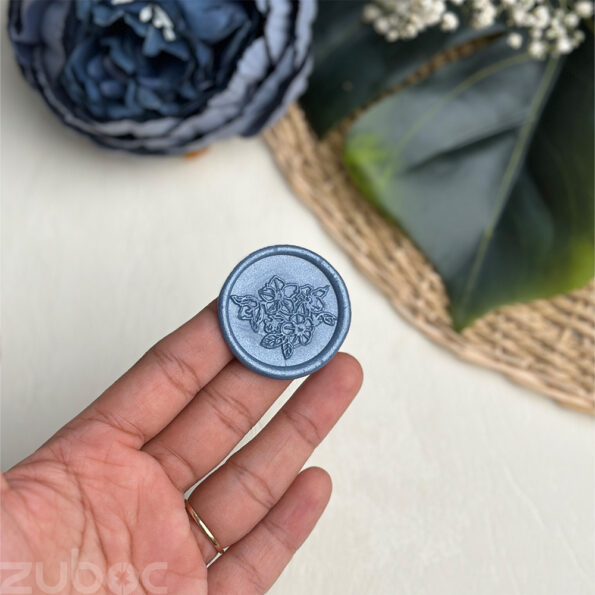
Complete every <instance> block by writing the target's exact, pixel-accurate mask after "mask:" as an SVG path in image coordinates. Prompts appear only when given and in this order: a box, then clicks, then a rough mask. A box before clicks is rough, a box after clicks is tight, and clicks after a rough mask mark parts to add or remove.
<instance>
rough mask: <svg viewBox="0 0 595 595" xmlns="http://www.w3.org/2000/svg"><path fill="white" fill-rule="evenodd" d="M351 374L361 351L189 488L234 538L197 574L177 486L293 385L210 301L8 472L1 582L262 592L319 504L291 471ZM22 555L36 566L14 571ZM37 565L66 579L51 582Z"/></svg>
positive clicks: (296, 470) (317, 495) (346, 397)
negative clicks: (236, 346)
mask: <svg viewBox="0 0 595 595" xmlns="http://www.w3.org/2000/svg"><path fill="white" fill-rule="evenodd" d="M361 381H362V372H361V368H360V366H359V364H358V363H357V361H356V360H354V359H353V358H352V357H351V356H348V355H345V354H338V355H337V356H336V357H335V358H334V359H333V360H332V361H331V362H330V363H329V364H328V365H327V366H326V367H325V368H323V369H321V370H320V371H318V372H316V373H315V374H313V375H312V376H311V377H310V378H309V379H308V380H306V381H305V382H304V383H303V384H302V385H301V386H300V388H298V390H297V391H296V392H295V394H294V395H293V396H292V397H291V399H290V400H289V401H288V402H287V403H286V404H285V405H284V406H283V407H282V409H281V410H280V411H279V412H278V413H277V415H276V416H275V417H274V418H273V419H272V421H271V422H270V423H269V424H268V425H267V426H266V427H265V428H264V429H263V430H262V431H261V432H260V433H259V434H258V435H257V436H256V437H255V438H254V439H253V440H252V441H251V442H249V443H248V444H246V446H244V447H243V448H242V449H240V450H239V451H238V452H237V453H235V454H234V455H233V456H231V457H230V458H229V459H228V460H227V461H226V462H225V463H224V464H223V465H222V466H220V467H219V468H218V469H217V470H216V471H214V472H213V473H212V474H211V475H209V476H208V478H207V479H205V480H204V481H203V482H202V483H200V485H199V486H198V487H197V488H196V489H195V491H194V492H193V493H192V495H191V497H190V498H189V502H190V504H191V506H192V507H193V508H194V510H196V511H197V513H198V514H199V515H200V518H201V519H202V520H203V521H204V523H205V524H206V526H207V527H208V528H209V529H210V530H211V531H212V532H213V534H214V535H215V536H216V538H217V540H218V541H219V543H220V544H221V545H222V546H223V547H227V546H230V547H229V549H228V550H227V551H226V552H225V554H224V555H223V556H221V557H220V558H219V559H217V560H216V561H215V562H214V563H213V564H211V565H210V566H209V567H208V570H207V565H208V564H209V563H210V562H211V561H212V560H213V559H214V558H215V556H216V551H215V549H214V547H213V544H212V543H211V542H210V541H209V539H208V538H207V536H206V535H205V534H204V533H203V532H202V531H201V530H200V529H199V528H198V526H197V524H196V523H195V522H194V521H192V520H191V519H190V517H189V516H188V514H187V513H186V510H185V507H184V492H185V491H186V490H188V489H189V488H190V487H191V486H192V485H194V483H196V482H197V481H198V480H200V479H202V478H204V477H205V476H206V475H207V474H208V473H209V472H210V471H211V470H212V469H214V468H215V467H217V465H219V463H221V461H222V460H223V459H224V458H225V457H226V456H227V455H228V453H229V452H230V451H231V450H232V449H233V448H234V446H235V445H236V444H237V443H238V442H239V441H240V440H241V439H242V437H243V436H244V435H245V434H246V432H247V431H248V430H249V429H250V428H251V427H252V426H253V425H254V424H255V423H256V421H257V420H258V419H259V418H260V417H261V416H262V415H263V414H264V412H265V411H266V410H267V409H268V408H269V406H270V405H271V404H272V403H273V402H274V401H275V400H276V399H277V397H278V396H279V395H280V394H281V392H282V391H283V390H284V389H285V388H286V387H287V386H288V384H289V381H286V380H273V379H270V378H265V377H263V376H259V375H257V374H255V373H254V372H252V371H250V370H248V369H247V368H245V367H244V366H242V365H241V364H240V363H239V362H238V361H237V360H234V359H233V356H232V354H231V352H230V351H229V349H228V348H227V345H226V344H225V342H224V340H223V337H222V335H221V332H220V330H219V323H218V320H217V312H216V304H215V302H213V303H212V304H210V305H209V306H208V307H207V308H206V309H205V310H203V311H202V312H201V313H200V314H198V315H197V316H196V317H194V318H193V319H192V320H190V321H189V322H187V323H186V324H185V325H183V326H182V327H181V328H179V329H178V330H176V331H175V332H173V333H172V334H170V335H169V336H167V337H166V338H164V339H162V340H161V341H160V342H159V343H157V344H156V345H155V346H154V347H153V348H152V349H151V350H149V351H148V352H147V353H146V354H145V355H144V356H143V357H142V358H141V360H140V361H139V362H138V363H137V364H136V365H135V366H134V367H133V368H131V369H130V370H129V371H128V372H127V373H126V374H125V375H124V376H123V377H122V378H120V379H119V380H118V381H117V382H116V383H115V384H114V385H113V386H111V387H110V388H109V389H108V390H107V391H106V392H105V393H104V394H103V395H102V396H100V397H99V398H98V399H97V400H96V401H94V402H93V403H92V404H91V405H89V407H87V408H86V409H85V410H84V411H83V412H82V413H80V414H79V415H78V416H77V417H76V418H74V419H73V420H72V421H71V422H69V423H68V424H67V425H66V426H64V427H63V428H62V429H61V430H60V431H59V432H58V433H57V434H56V435H54V436H53V437H52V438H51V439H50V440H49V441H48V442H47V443H45V444H44V445H43V446H42V447H41V448H40V449H39V450H37V451H36V452H35V453H34V454H32V455H31V456H29V457H28V458H27V459H25V460H24V461H22V462H21V463H20V464H18V465H16V466H15V467H13V468H12V469H10V470H9V471H7V472H6V473H5V474H4V475H3V476H2V478H1V496H2V500H1V514H2V519H1V521H2V533H1V548H2V549H1V551H2V561H3V567H4V578H3V579H2V583H3V585H4V587H3V588H4V589H6V590H5V591H4V590H3V591H2V592H3V593H10V592H11V591H10V590H9V588H8V585H9V584H12V583H13V582H14V585H15V587H16V586H17V585H18V586H19V587H22V586H29V587H30V588H31V590H29V591H12V592H19V593H23V592H29V593H48V592H52V593H57V592H59V593H78V592H81V593H126V594H130V593H165V592H167V593H170V594H174V595H183V594H186V593H188V594H193V595H196V594H205V593H210V594H224V595H233V594H241V595H249V594H252V593H264V592H266V591H267V590H268V589H269V588H270V587H271V585H272V584H273V582H274V581H275V580H276V579H277V577H278V576H279V575H280V573H281V572H282V571H283V569H284V567H285V566H286V565H287V563H288V562H289V560H290V558H291V556H292V555H293V553H294V552H295V551H296V550H297V549H298V548H299V547H300V545H301V544H302V543H303V541H304V540H305V539H306V537H307V536H308V535H309V533H310V532H311V531H312V529H313V527H314V525H315V524H316V522H317V520H318V518H319V517H320V515H321V514H322V512H323V510H324V508H325V506H326V504H327V502H328V499H329V497H330V492H331V482H330V478H329V476H328V474H327V473H326V472H325V471H323V470H322V469H318V468H311V469H307V470H306V471H302V472H301V473H300V469H301V468H302V466H303V465H304V463H305V461H306V460H307V459H308V457H309V456H310V454H311V453H312V451H313V449H314V448H315V447H316V446H317V445H318V444H319V443H320V441H321V440H322V439H323V438H324V437H325V436H326V434H327V433H328V432H329V430H330V429H331V428H332V426H333V425H334V424H335V422H336V421H337V419H338V418H339V417H340V416H341V414H342V413H343V411H344V410H345V409H346V408H347V406H348V405H349V403H350V402H351V400H352V399H353V397H354V396H355V394H356V393H357V391H358V390H359V387H360V385H361ZM25 563H31V564H34V565H35V567H34V569H33V570H30V572H29V573H28V574H27V576H26V577H24V578H23V579H22V580H21V579H19V580H18V581H17V580H16V578H18V577H17V575H18V574H19V573H20V574H21V575H23V573H24V568H25V566H24V564H25ZM11 564H12V565H11ZM40 564H41V570H40V571H38V566H39V565H40ZM9 568H12V569H13V570H11V571H9V570H7V569H9ZM30 568H31V567H30ZM35 571H37V577H36V572H35ZM39 575H41V579H42V580H43V581H44V583H45V584H46V585H48V586H53V585H54V586H55V585H61V584H62V583H61V582H60V581H62V580H63V579H65V582H64V585H63V586H62V588H61V590H52V591H50V590H48V589H47V588H44V587H43V586H41V585H43V583H40V576H39ZM15 577H16V578H15ZM99 585H100V586H99ZM44 589H45V590H44ZM93 589H94V590H93Z"/></svg>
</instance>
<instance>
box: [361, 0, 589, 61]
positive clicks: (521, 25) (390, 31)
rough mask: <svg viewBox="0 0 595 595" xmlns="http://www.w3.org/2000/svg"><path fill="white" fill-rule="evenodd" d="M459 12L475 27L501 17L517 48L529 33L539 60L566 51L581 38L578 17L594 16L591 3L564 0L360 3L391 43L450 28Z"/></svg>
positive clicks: (530, 47) (381, 0) (376, 0)
mask: <svg viewBox="0 0 595 595" xmlns="http://www.w3.org/2000/svg"><path fill="white" fill-rule="evenodd" d="M447 3H448V6H447ZM459 7H460V8H459ZM449 8H454V10H449ZM460 15H468V18H469V22H470V24H471V26H472V27H475V28H477V29H485V28H488V27H491V26H492V25H494V23H495V22H496V20H499V21H502V22H504V23H505V24H506V25H508V27H509V29H510V33H509V35H508V37H507V41H508V45H509V46H510V47H511V48H514V49H520V48H521V47H523V39H524V38H528V39H529V40H530V41H529V45H528V51H529V53H530V54H531V55H532V56H533V57H535V58H539V59H543V58H545V57H547V56H548V55H553V56H559V55H561V54H567V53H569V52H570V51H572V50H573V49H574V48H576V47H577V46H578V45H580V43H582V41H583V40H584V34H583V32H582V31H581V30H580V29H579V27H580V24H581V19H588V18H590V17H591V16H592V15H593V2H592V1H591V0H565V2H564V4H560V5H559V6H558V7H554V6H553V5H552V3H551V2H550V0H372V2H371V3H370V4H367V5H366V6H365V7H364V10H363V15H362V18H363V20H364V21H365V22H368V23H371V24H372V25H373V26H374V29H375V30H376V31H377V32H378V33H379V34H380V35H382V36H384V37H385V39H387V41H391V42H394V41H397V40H399V39H403V40H407V39H413V38H415V37H417V36H418V35H420V34H421V33H423V32H424V31H426V30H427V29H430V28H432V27H436V26H440V28H441V29H442V30H443V31H454V30H456V29H457V28H458V27H459V20H460Z"/></svg>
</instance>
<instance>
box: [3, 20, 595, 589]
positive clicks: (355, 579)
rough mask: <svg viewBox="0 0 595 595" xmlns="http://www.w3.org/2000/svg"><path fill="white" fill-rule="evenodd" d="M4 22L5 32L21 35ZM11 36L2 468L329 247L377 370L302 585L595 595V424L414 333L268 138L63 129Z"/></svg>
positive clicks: (334, 451) (347, 434)
mask: <svg viewBox="0 0 595 595" xmlns="http://www.w3.org/2000/svg"><path fill="white" fill-rule="evenodd" d="M2 29H3V30H4V26H3V27H2ZM5 37H6V36H4V39H3V42H2V50H3V51H2V139H1V140H2V212H1V216H2V331H3V342H2V351H3V378H2V468H3V469H6V468H8V467H10V466H11V465H13V464H14V463H16V462H17V461H19V460H20V459H21V458H22V457H23V456H25V455H26V454H28V453H29V452H30V451H32V450H33V449H35V448H36V447H37V446H38V445H40V444H41V443H42V442H43V441H44V440H46V439H47V438H48V437H49V436H50V435H51V434H52V433H53V432H54V431H55V430H57V429H58V428H59V427H60V426H61V425H62V424H64V423H65V422H66V421H67V420H68V419H70V418H71V417H72V416H73V415H74V414H75V413H77V412H78V411H79V410H80V409H81V408H83V407H84V406H85V405H87V403H89V401H90V400H92V399H93V398H94V397H95V396H96V395H98V394H99V393H100V392H101V391H102V389H104V388H105V387H107V386H108V385H109V384H110V383H111V382H112V381H113V380H115V379H116V378H117V377H118V376H119V375H120V374H121V373H122V372H124V371H125V370H126V369H127V368H128V367H129V366H130V365H131V364H132V363H133V362H134V361H135V360H136V359H137V358H138V357H139V356H140V355H141V354H142V353H143V352H144V351H145V350H146V349H147V348H148V347H149V346H150V345H151V344H152V343H153V342H154V341H156V340H157V339H158V338H160V337H161V336H162V335H164V334H165V333H167V332H168V331H170V330H171V329H173V328H174V327H176V326H177V325H179V324H181V323H182V322H184V321H185V320H186V319H188V318H189V317H191V316H192V315H193V314H194V313H195V312H196V311H198V310H199V309H201V308H202V307H203V306H204V305H205V304H207V302H209V301H210V300H211V299H212V298H213V297H214V296H215V295H216V294H217V292H218V290H219V288H220V286H221V284H222V282H223V280H224V279H225V277H226V274H227V273H228V272H229V271H230V270H231V268H232V267H233V265H234V264H236V262H237V261H238V260H239V259H241V258H242V257H243V256H244V255H246V254H247V253H249V252H250V251H252V250H253V249H256V248H258V247H261V246H265V245H269V244H274V243H295V244H301V245H304V246H307V247H309V248H311V249H313V250H315V251H317V252H319V253H321V254H322V255H324V256H325V257H327V258H328V259H329V260H330V261H331V262H332V263H333V264H334V265H335V266H336V268H337V269H338V270H339V271H340V272H341V273H342V275H343V276H344V279H345V281H346V283H347V285H348V287H349V290H350V293H351V298H352V303H353V324H352V328H351V332H350V335H349V337H348V340H347V342H346V344H345V348H346V350H348V351H350V352H351V353H353V354H354V355H356V356H357V357H358V358H359V359H360V361H361V362H362V365H363V367H364V371H365V383H364V386H363V389H362V391H361V394H360V395H359V397H358V398H357V400H356V402H355V403H354V405H353V406H352V408H351V409H350V410H349V412H348V413H347V414H346V415H345V416H344V418H343V419H342V421H341V422H340V423H339V425H338V426H337V427H336V428H335V430H334V431H333V432H332V434H331V435H330V437H329V438H328V439H327V440H326V442H325V443H324V445H323V446H322V447H321V448H320V449H319V450H318V452H317V453H316V454H315V455H314V456H313V457H312V459H311V461H310V462H311V463H313V464H317V465H321V466H323V467H325V468H326V469H328V471H329V472H330V473H331V475H332V477H333V480H334V494H333V497H332V500H331V503H330V505H329V508H328V510H327V512H326V514H325V515H324V517H323V519H322V520H321V522H320V523H319V525H318V527H317V528H316V530H315V532H314V534H313V535H312V537H311V538H310V540H309V541H308V542H307V543H306V545H305V547H304V548H303V549H302V550H301V551H300V552H299V553H298V554H297V555H296V556H295V558H294V560H293V561H292V563H291V565H290V566H289V568H288V570H287V572H286V573H285V574H284V575H283V577H282V578H281V579H280V580H279V581H278V583H277V585H276V586H275V588H274V589H273V593H275V594H277V595H278V594H285V595H302V594H304V593H308V594H310V595H351V594H353V595H384V594H386V595H392V594H398V595H407V594H414V595H437V594H453V595H455V594H456V595H505V594H506V595H508V594H523V595H526V594H551V595H582V594H585V595H586V594H590V593H593V589H594V588H595V585H594V565H593V562H594V542H593V534H594V510H593V503H594V449H593V421H592V420H591V419H590V418H588V417H587V416H585V415H581V414H578V413H574V412H571V411H566V410H564V409H561V408H560V407H558V406H556V405H554V404H553V403H551V402H550V401H548V400H547V399H545V398H543V397H541V396H538V395H535V394H533V393H531V392H529V391H527V390H524V389H522V388H520V387H518V386H515V385H513V384H511V383H510V382H508V381H507V380H505V379H504V378H502V377H500V376H499V375H497V374H495V373H493V372H489V371H485V370H483V369H480V368H476V367H473V366H471V365H469V364H466V363H463V362H461V361H459V360H457V359H456V358H455V357H453V356H452V355H450V354H449V353H447V352H446V351H444V350H442V349H441V348H439V347H437V346H436V345H434V344H432V343H431V342H430V341H429V340H427V339H426V338H424V337H423V336H422V335H421V334H420V333H418V332H417V331H416V330H415V329H414V328H412V327H411V326H409V325H408V324H406V323H405V322H404V321H403V320H402V319H401V318H399V316H398V315H397V314H396V313H395V312H394V311H393V310H392V309H391V308H390V306H389V305H388V303H387V301H386V300H385V299H384V297H383V296H382V295H381V293H380V292H379V291H377V290H376V289H375V288H374V287H373V286H372V285H371V284H370V283H369V282H368V281H367V280H366V279H365V278H364V277H363V276H362V275H361V274H360V273H359V272H358V271H357V270H356V269H355V268H354V267H353V266H352V265H351V263H350V261H349V259H348V258H347V256H346V255H345V254H344V253H343V252H342V251H341V250H340V249H339V248H338V247H337V246H336V245H335V244H334V243H333V242H332V241H331V240H330V239H329V238H328V237H327V236H326V234H325V233H324V231H323V230H322V228H321V227H320V225H319V223H318V221H317V220H316V218H315V217H314V216H313V215H312V214H311V213H310V212H309V211H308V210H307V209H306V208H305V207H304V206H303V205H302V204H301V203H300V202H299V200H298V199H297V198H296V197H295V196H294V195H293V194H292V192H291V190H290V189H289V188H288V186H287V185H286V183H285V182H284V180H283V178H282V177H281V175H280V173H279V172H278V171H277V169H276V168H275V165H274V163H273V160H272V158H271V156H270V155H269V153H268V150H267V148H266V147H265V145H264V143H263V142H262V141H261V140H259V139H255V140H249V141H245V140H244V141H242V140H233V141H230V142H224V143H221V144H219V145H217V146H215V147H213V148H212V149H210V150H209V151H208V153H207V154H206V155H204V156H202V157H200V158H197V159H194V160H188V159H183V158H140V157H135V156H128V155H124V154H121V153H115V152H108V151H105V150H102V149H99V148H97V147H95V146H94V145H93V144H91V143H90V142H89V141H87V140H86V139H84V138H82V137H79V136H78V135H76V134H75V133H73V132H71V131H69V130H67V129H65V128H64V127H62V126H61V125H60V124H59V123H58V122H57V121H56V120H55V118H54V117H53V115H52V114H51V113H50V112H49V110H48V109H47V108H46V106H45V105H44V103H43V102H42V101H41V99H40V98H39V97H37V96H36V95H35V93H34V92H33V91H32V90H31V89H30V88H29V87H28V86H27V85H26V83H25V82H24V80H23V79H22V78H21V76H20V74H19V72H18V70H17V68H16V66H15V64H14V62H13V59H12V55H11V53H10V49H9V47H8V44H7V41H6V38H5Z"/></svg>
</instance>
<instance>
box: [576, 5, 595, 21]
mask: <svg viewBox="0 0 595 595" xmlns="http://www.w3.org/2000/svg"><path fill="white" fill-rule="evenodd" d="M574 11H575V12H576V14H577V15H578V16H579V17H581V18H582V19H588V18H589V17H591V16H593V2H588V1H587V0H580V1H579V2H577V3H576V4H575V5H574Z"/></svg>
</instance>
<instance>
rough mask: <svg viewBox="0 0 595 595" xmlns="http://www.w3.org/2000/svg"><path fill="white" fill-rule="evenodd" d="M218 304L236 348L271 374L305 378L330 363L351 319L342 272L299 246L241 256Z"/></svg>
mask: <svg viewBox="0 0 595 595" xmlns="http://www.w3.org/2000/svg"><path fill="white" fill-rule="evenodd" d="M218 307H219V321H220V324H221V328H222V330H223V336H224V337H225V340H226V342H227V344H228V345H229V347H230V349H231V350H232V351H233V353H234V355H235V356H236V357H237V358H238V359H239V360H240V361H241V362H242V363H243V364H244V365H246V366H247V367H248V368H250V369H251V370H254V371H255V372H258V373H259V374H263V375H265V376H269V377H271V378H299V377H300V376H306V375H308V374H311V373H312V372H315V371H316V370H318V369H319V368H321V367H322V366H324V365H325V364H326V363H327V362H328V361H329V360H330V359H332V357H333V356H334V355H335V353H337V351H338V350H339V348H340V347H341V344H342V343H343V341H344V340H345V336H346V335H347V331H348V330H349V323H350V321H351V308H350V305H349V296H348V294H347V288H346V287H345V283H344V282H343V279H341V277H340V276H339V273H337V271H336V270H335V269H334V268H333V267H332V266H331V265H330V264H329V263H328V262H327V261H326V260H324V258H322V257H321V256H319V255H318V254H315V253H314V252H311V251H310V250H306V249H305V248H300V247H298V246H270V247H268V248H263V249H262V250H258V251H256V252H253V253H252V254H250V255H249V256H248V257H246V258H245V259H244V260H242V261H241V262H240V263H239V264H238V265H237V266H236V267H235V268H234V270H233V271H232V272H231V274H230V275H229V277H228V278H227V280H226V281H225V284H224V285H223V289H222V290H221V293H220V295H219V304H218Z"/></svg>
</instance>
